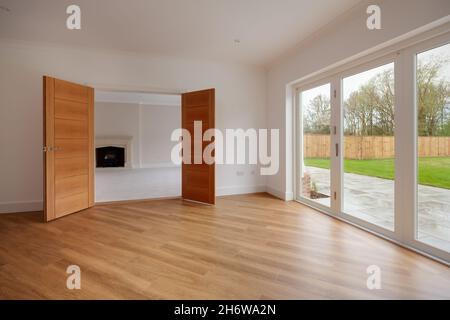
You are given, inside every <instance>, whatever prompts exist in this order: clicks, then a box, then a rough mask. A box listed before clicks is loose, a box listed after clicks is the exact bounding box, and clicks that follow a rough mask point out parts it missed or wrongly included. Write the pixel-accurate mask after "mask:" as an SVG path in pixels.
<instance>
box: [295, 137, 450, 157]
mask: <svg viewBox="0 0 450 320" xmlns="http://www.w3.org/2000/svg"><path fill="white" fill-rule="evenodd" d="M303 143H304V156H305V158H329V157H330V136H329V135H316V134H306V135H304V139H303ZM417 146H418V150H419V157H450V137H419V138H418V141H417ZM344 156H345V159H359V160H362V159H389V158H394V157H395V139H394V137H392V136H365V137H359V136H345V137H344Z"/></svg>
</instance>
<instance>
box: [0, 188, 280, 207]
mask: <svg viewBox="0 0 450 320" xmlns="http://www.w3.org/2000/svg"><path fill="white" fill-rule="evenodd" d="M257 192H268V193H270V194H272V195H273V196H275V197H277V198H280V199H283V200H286V199H288V198H286V196H285V195H284V194H282V193H281V192H279V191H278V190H275V189H272V188H268V187H266V186H264V185H257V186H235V187H221V188H217V189H216V196H227V195H238V194H248V193H257ZM43 206H44V204H43V201H41V200H36V201H21V202H2V203H0V213H15V212H29V211H42V210H43Z"/></svg>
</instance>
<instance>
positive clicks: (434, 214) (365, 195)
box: [306, 167, 450, 251]
mask: <svg viewBox="0 0 450 320" xmlns="http://www.w3.org/2000/svg"><path fill="white" fill-rule="evenodd" d="M306 170H307V171H308V172H309V173H310V174H311V179H312V181H313V182H315V183H316V186H317V189H318V192H320V193H323V194H326V195H330V187H329V186H330V171H329V170H328V169H321V168H315V167H306ZM344 181H345V183H344V199H345V200H344V212H345V213H348V214H351V215H353V216H356V217H358V218H361V219H363V220H366V221H369V222H371V223H374V224H377V225H380V226H382V227H385V228H387V229H393V228H394V181H393V180H387V179H381V178H376V177H369V176H364V175H359V174H353V173H345V176H344ZM315 201H318V202H320V203H323V204H326V205H329V201H330V200H329V198H326V199H318V200H315ZM418 222H419V230H420V232H419V237H418V239H419V240H420V241H423V242H426V243H428V244H430V245H433V246H436V247H439V248H441V249H444V250H447V251H450V190H448V189H443V188H436V187H429V186H423V185H419V221H418Z"/></svg>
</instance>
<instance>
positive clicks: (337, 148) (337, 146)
mask: <svg viewBox="0 0 450 320" xmlns="http://www.w3.org/2000/svg"><path fill="white" fill-rule="evenodd" d="M336 157H339V144H337V143H336Z"/></svg>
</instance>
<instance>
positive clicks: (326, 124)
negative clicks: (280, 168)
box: [299, 83, 331, 207]
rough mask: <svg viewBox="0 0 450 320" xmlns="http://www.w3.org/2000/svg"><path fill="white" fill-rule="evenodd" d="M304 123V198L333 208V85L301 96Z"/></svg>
mask: <svg viewBox="0 0 450 320" xmlns="http://www.w3.org/2000/svg"><path fill="white" fill-rule="evenodd" d="M300 101H301V106H300V107H301V110H302V112H301V114H302V119H303V120H302V123H303V126H302V128H303V159H302V160H301V161H302V163H300V167H301V168H302V170H301V181H300V188H299V190H301V196H302V197H305V198H308V199H311V200H313V201H315V202H318V203H321V204H323V205H325V206H328V207H329V206H330V140H331V139H330V123H331V109H330V84H329V83H328V84H325V85H323V86H320V87H315V88H313V89H310V90H306V91H302V92H301V93H300Z"/></svg>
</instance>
